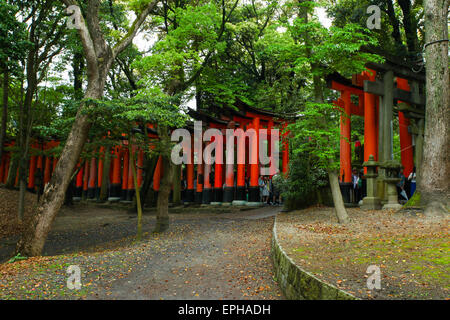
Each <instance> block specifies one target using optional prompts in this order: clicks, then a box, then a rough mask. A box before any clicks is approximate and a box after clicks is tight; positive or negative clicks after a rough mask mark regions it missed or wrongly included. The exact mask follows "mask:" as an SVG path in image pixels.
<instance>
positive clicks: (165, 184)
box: [135, 1, 238, 232]
mask: <svg viewBox="0 0 450 320" xmlns="http://www.w3.org/2000/svg"><path fill="white" fill-rule="evenodd" d="M237 4H238V1H233V2H230V3H228V2H226V1H221V2H219V1H217V2H216V1H179V2H178V1H175V2H169V1H164V2H163V7H162V8H161V9H160V10H159V11H158V12H157V14H158V16H159V20H156V21H155V25H154V26H152V27H153V28H156V29H159V30H161V31H160V33H159V34H158V36H159V41H157V42H156V43H155V44H154V46H153V48H152V54H151V55H149V56H146V57H144V58H142V59H141V60H140V61H138V62H137V63H136V64H135V66H136V69H137V70H138V71H139V73H140V75H141V83H143V84H145V86H144V85H143V86H142V89H140V90H139V92H140V93H139V96H140V97H142V98H143V99H150V98H151V97H152V96H159V97H165V98H163V101H164V100H166V101H170V102H171V104H170V105H169V106H176V107H177V108H176V109H175V110H174V113H175V114H177V112H179V111H180V109H181V106H182V103H183V101H185V100H186V99H187V98H188V97H189V89H190V88H191V87H192V86H194V85H195V84H196V83H197V80H199V79H200V76H201V75H202V72H203V71H204V70H205V68H206V67H207V66H209V65H210V63H212V61H213V60H214V59H213V58H214V56H215V55H216V54H217V53H218V52H221V51H223V49H224V43H223V36H224V32H225V26H226V23H227V22H228V21H229V20H230V18H231V16H232V13H233V11H234V10H235V8H236V6H237ZM149 88H150V89H149ZM154 112H155V115H153V116H152V115H151V114H149V117H151V118H156V119H159V121H158V122H157V128H156V129H157V132H158V136H159V141H160V145H161V148H160V150H161V156H162V159H163V163H164V172H163V176H162V179H161V186H160V190H159V192H158V200H157V207H156V219H157V220H156V227H155V230H154V231H155V232H162V231H164V230H166V229H167V228H168V226H169V216H168V207H169V201H168V200H169V195H170V190H171V184H172V181H173V174H174V165H173V164H172V161H171V158H170V150H171V148H170V146H171V145H172V143H171V141H170V131H171V129H172V128H176V127H177V125H178V123H177V121H176V119H177V118H175V119H174V118H173V117H172V116H171V114H172V113H167V108H162V109H158V108H157V109H155V110H154Z"/></svg>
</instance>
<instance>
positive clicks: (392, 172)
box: [380, 160, 402, 209]
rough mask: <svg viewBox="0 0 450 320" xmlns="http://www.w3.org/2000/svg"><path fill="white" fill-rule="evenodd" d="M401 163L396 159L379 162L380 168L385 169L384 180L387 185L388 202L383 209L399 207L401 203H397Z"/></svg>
mask: <svg viewBox="0 0 450 320" xmlns="http://www.w3.org/2000/svg"><path fill="white" fill-rule="evenodd" d="M401 166H402V165H401V164H400V163H399V162H398V161H397V160H386V161H384V162H383V163H382V164H381V166H380V167H381V168H383V169H384V170H385V178H384V181H385V182H386V185H387V197H388V202H387V203H386V204H385V205H384V206H383V209H400V208H402V205H401V204H399V203H398V195H397V183H399V182H400V180H401V178H400V177H399V174H400V170H401Z"/></svg>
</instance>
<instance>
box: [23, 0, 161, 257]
mask: <svg viewBox="0 0 450 320" xmlns="http://www.w3.org/2000/svg"><path fill="white" fill-rule="evenodd" d="M63 2H64V4H65V5H66V6H67V7H70V6H73V7H71V10H72V11H70V12H69V14H70V15H71V19H74V20H75V26H76V30H74V32H75V31H76V32H77V33H78V36H79V38H80V41H81V43H82V46H83V54H84V57H85V59H86V65H87V67H86V69H87V88H86V91H85V93H84V98H85V99H86V100H87V103H83V104H82V105H81V107H80V108H79V109H78V111H77V114H76V117H75V120H74V123H73V125H72V129H71V131H70V133H69V135H68V138H67V140H66V143H65V145H64V148H63V150H62V152H61V156H60V160H59V161H58V164H57V166H56V168H55V171H54V173H53V175H52V178H51V180H50V182H49V183H48V184H47V186H46V188H45V190H44V194H43V197H42V201H41V203H40V205H39V207H38V208H37V211H36V214H35V215H34V216H33V218H32V219H31V222H30V225H29V226H28V227H27V229H26V230H25V232H24V233H23V235H22V238H21V239H20V241H19V242H18V244H17V248H16V250H17V252H20V253H22V254H24V255H27V256H36V255H40V254H41V252H42V249H43V247H44V243H45V239H46V237H47V235H48V232H49V230H50V227H51V224H52V221H53V220H54V218H55V216H56V215H57V213H58V211H59V209H60V207H61V205H62V204H63V202H64V198H65V192H66V189H67V187H68V185H69V183H70V181H71V178H72V175H73V170H74V168H75V165H76V164H77V162H78V159H79V156H80V154H81V151H82V149H83V146H84V144H85V142H86V139H87V137H88V133H89V129H90V128H91V126H92V122H91V119H90V118H89V116H88V113H87V112H85V110H86V109H90V108H93V107H94V105H93V104H92V100H101V99H102V98H103V96H104V89H105V84H106V80H107V75H108V73H109V71H110V69H111V66H112V64H113V63H114V61H115V59H116V57H117V56H118V55H119V54H120V53H121V52H122V51H123V50H125V49H126V48H127V47H128V46H129V45H130V44H131V42H132V41H133V38H134V37H135V36H136V33H137V32H138V30H139V29H140V27H141V26H142V24H143V23H144V21H145V19H146V18H147V16H148V15H149V14H150V12H151V11H152V10H153V9H154V8H155V6H156V4H157V3H158V1H157V0H154V1H147V0H136V1H130V2H129V3H128V7H127V8H129V9H130V10H134V12H135V14H136V19H135V20H134V22H133V24H132V25H131V26H130V27H129V28H127V32H120V31H119V32H117V33H116V37H114V38H113V40H111V41H107V39H108V36H109V35H110V34H112V33H114V32H113V30H112V29H111V28H109V27H108V26H107V25H102V24H101V16H100V8H101V4H102V3H104V1H100V0H88V1H86V2H83V3H81V2H79V1H75V0H64V1H63ZM89 101H91V103H89Z"/></svg>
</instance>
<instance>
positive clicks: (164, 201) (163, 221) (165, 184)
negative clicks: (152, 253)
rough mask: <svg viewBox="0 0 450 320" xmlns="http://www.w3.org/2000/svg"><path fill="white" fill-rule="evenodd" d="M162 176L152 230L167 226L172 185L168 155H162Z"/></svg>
mask: <svg viewBox="0 0 450 320" xmlns="http://www.w3.org/2000/svg"><path fill="white" fill-rule="evenodd" d="M162 159H163V161H164V166H163V176H162V178H161V185H160V187H159V192H158V200H157V203H156V226H155V230H153V232H164V231H165V230H167V229H168V228H169V195H170V190H171V186H172V180H173V178H172V176H173V171H174V170H173V163H172V161H171V159H170V157H168V156H166V155H163V156H162Z"/></svg>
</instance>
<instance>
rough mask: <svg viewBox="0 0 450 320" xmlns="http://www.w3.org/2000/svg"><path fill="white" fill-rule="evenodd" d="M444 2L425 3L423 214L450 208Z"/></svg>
mask: <svg viewBox="0 0 450 320" xmlns="http://www.w3.org/2000/svg"><path fill="white" fill-rule="evenodd" d="M448 7H449V1H448V0H426V1H425V2H424V9H425V31H426V33H425V42H426V43H427V44H428V45H426V51H425V55H426V114H425V134H424V146H423V161H422V166H421V170H420V171H419V175H420V177H419V179H418V192H420V200H421V204H422V205H425V206H426V207H427V208H426V210H425V213H427V212H428V213H431V214H434V213H439V212H440V213H442V212H444V213H448V212H449V208H450V203H449V197H450V180H449V177H450V148H449V146H450V90H449V70H448V41H440V42H436V41H438V40H444V39H448V27H447V14H448Z"/></svg>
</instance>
